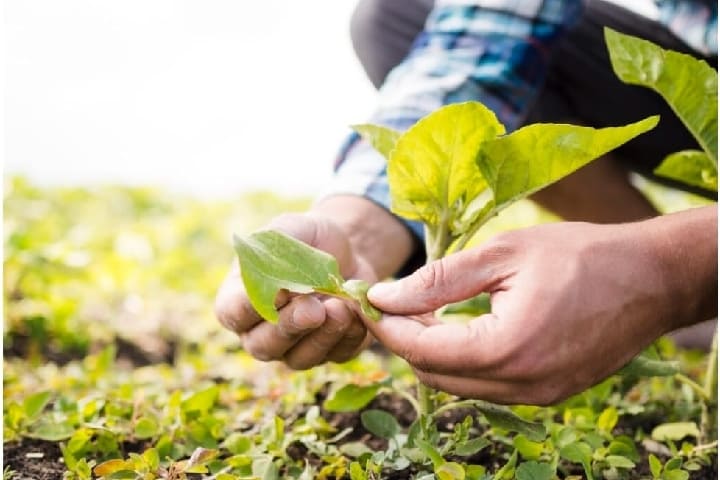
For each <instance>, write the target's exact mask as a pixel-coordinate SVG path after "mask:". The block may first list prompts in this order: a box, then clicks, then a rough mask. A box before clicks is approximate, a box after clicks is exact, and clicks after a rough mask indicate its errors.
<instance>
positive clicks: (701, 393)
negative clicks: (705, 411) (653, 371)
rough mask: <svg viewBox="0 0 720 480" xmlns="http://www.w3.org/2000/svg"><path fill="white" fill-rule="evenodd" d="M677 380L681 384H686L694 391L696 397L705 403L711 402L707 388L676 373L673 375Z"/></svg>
mask: <svg viewBox="0 0 720 480" xmlns="http://www.w3.org/2000/svg"><path fill="white" fill-rule="evenodd" d="M673 377H674V378H675V380H677V381H678V382H680V383H684V384H685V385H687V386H688V387H690V388H691V389H692V391H693V392H695V395H697V396H698V397H699V398H700V400H702V401H703V402H704V403H706V402H707V401H708V400H709V397H708V395H707V392H706V391H705V387H703V386H702V385H700V384H699V383H697V382H696V381H695V380H693V379H692V378H690V377H688V376H686V375H683V374H682V373H676V374H675V375H673Z"/></svg>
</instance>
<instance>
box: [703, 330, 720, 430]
mask: <svg viewBox="0 0 720 480" xmlns="http://www.w3.org/2000/svg"><path fill="white" fill-rule="evenodd" d="M717 354H718V352H717V329H716V330H715V335H714V336H713V341H712V347H711V348H710V355H708V365H707V369H706V370H705V385H704V390H705V399H704V401H703V403H702V413H701V416H700V444H703V443H708V442H712V441H713V440H717V433H718V432H717V420H718V417H717V388H718V365H717V362H718V356H717Z"/></svg>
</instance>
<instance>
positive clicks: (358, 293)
mask: <svg viewBox="0 0 720 480" xmlns="http://www.w3.org/2000/svg"><path fill="white" fill-rule="evenodd" d="M369 289H370V284H369V283H368V282H366V281H365V280H356V279H352V280H348V281H346V282H345V283H343V284H342V290H343V291H345V293H347V294H348V295H350V297H351V298H353V299H354V300H355V301H356V302H358V304H360V311H361V312H362V313H363V315H365V316H366V317H368V318H369V319H371V320H375V321H378V320H380V318H381V317H382V312H380V310H378V309H377V308H375V307H374V306H372V304H371V303H370V300H368V298H367V292H368V290H369Z"/></svg>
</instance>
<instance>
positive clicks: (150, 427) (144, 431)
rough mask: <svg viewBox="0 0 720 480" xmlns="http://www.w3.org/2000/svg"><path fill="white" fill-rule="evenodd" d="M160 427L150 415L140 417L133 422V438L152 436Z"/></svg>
mask: <svg viewBox="0 0 720 480" xmlns="http://www.w3.org/2000/svg"><path fill="white" fill-rule="evenodd" d="M159 431H160V429H159V427H158V424H157V422H156V421H155V420H154V419H152V418H150V417H140V418H139V419H138V421H137V423H136V424H135V438H139V439H143V438H150V437H154V436H155V435H157V434H158V433H159Z"/></svg>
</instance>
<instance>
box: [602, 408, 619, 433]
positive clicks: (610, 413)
mask: <svg viewBox="0 0 720 480" xmlns="http://www.w3.org/2000/svg"><path fill="white" fill-rule="evenodd" d="M618 419H619V416H618V412H617V409H616V408H615V407H608V408H606V409H605V410H603V411H602V413H601V414H600V416H599V417H598V421H597V425H598V428H599V429H600V431H602V432H606V433H612V430H613V428H615V425H617V422H618Z"/></svg>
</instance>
